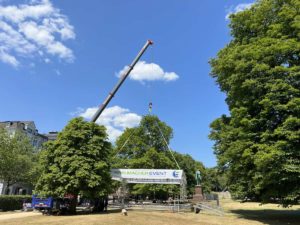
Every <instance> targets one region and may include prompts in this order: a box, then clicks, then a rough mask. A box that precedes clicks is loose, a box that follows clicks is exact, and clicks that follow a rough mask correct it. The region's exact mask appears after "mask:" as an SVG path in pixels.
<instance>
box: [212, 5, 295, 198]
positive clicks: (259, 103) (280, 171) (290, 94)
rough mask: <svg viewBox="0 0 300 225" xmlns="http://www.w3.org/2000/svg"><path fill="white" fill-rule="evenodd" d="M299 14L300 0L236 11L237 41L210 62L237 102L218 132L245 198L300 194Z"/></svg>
mask: <svg viewBox="0 0 300 225" xmlns="http://www.w3.org/2000/svg"><path fill="white" fill-rule="evenodd" d="M299 13H300V3H299V1H297V0H280V1H278V0H260V1H258V2H257V3H256V4H254V5H253V7H252V8H251V9H249V10H245V11H243V12H240V13H237V14H235V15H233V16H232V17H231V23H230V27H231V33H232V35H233V40H232V41H231V42H230V44H229V45H227V46H226V47H225V48H224V49H222V50H221V51H220V52H219V53H218V56H217V58H215V59H212V60H211V62H210V63H211V66H212V77H214V78H215V79H216V81H217V83H218V84H219V86H220V89H221V91H224V92H225V93H226V94H227V99H226V102H227V104H228V106H229V109H230V116H222V117H221V118H219V119H216V120H215V121H214V122H212V123H211V134H210V138H211V139H213V140H215V145H214V148H215V153H216V155H217V158H218V165H219V167H220V169H222V170H224V171H225V172H226V174H227V176H228V180H229V182H230V188H231V191H232V192H233V194H234V195H235V196H237V197H239V198H255V199H260V200H262V201H263V202H267V201H270V200H271V199H280V200H281V202H282V204H287V203H292V202H297V201H298V200H299V199H300V193H299V192H300V182H299V180H300V179H299V178H300V164H299V162H300V154H299V150H300V142H299V140H300V134H299V130H300V126H299V123H300V121H299V120H300V118H299V117H300V111H299V105H300V104H299V103H300V100H299V97H300V39H299V37H300V36H299V33H300V29H299V27H300V26H299V24H300V23H299V18H300V17H299V16H300V15H299ZM297 168H299V169H297ZM296 178H297V179H296Z"/></svg>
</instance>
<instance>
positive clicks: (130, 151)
mask: <svg viewBox="0 0 300 225" xmlns="http://www.w3.org/2000/svg"><path fill="white" fill-rule="evenodd" d="M160 132H161V133H163V136H162V135H161V133H160ZM172 137H173V130H172V128H171V127H170V126H168V125H167V124H166V123H164V122H162V121H160V120H159V118H158V117H157V116H154V115H146V116H144V117H143V118H142V120H141V122H140V124H139V126H138V127H135V128H130V129H126V130H125V131H124V133H123V134H122V135H121V136H120V137H119V138H118V139H117V141H116V147H115V157H114V158H113V167H114V168H136V169H138V168H145V169H178V167H177V165H176V163H175V161H174V159H173V156H172V154H173V155H174V157H175V159H176V161H177V162H178V164H179V166H180V168H181V169H183V170H184V171H185V174H186V177H187V183H188V191H189V193H192V192H193V191H194V190H193V187H194V185H195V172H196V170H201V172H202V174H205V167H204V166H203V164H202V163H201V162H197V161H195V160H194V159H193V158H192V157H191V156H189V155H183V154H180V153H178V152H175V151H172V153H171V152H170V151H169V150H168V146H167V145H166V143H165V141H166V142H167V144H168V145H169V142H170V140H171V139H172ZM164 138H165V140H164ZM204 180H206V178H205V179H204ZM204 187H206V189H207V190H208V189H209V188H208V186H207V185H204ZM204 189H205V188H204ZM154 192H155V193H156V197H158V196H159V197H163V196H164V197H166V196H167V195H168V194H172V193H179V188H178V187H176V186H175V185H173V186H172V185H150V184H136V185H133V187H132V193H134V194H143V195H148V196H152V197H154V196H153V195H152V194H153V193H154Z"/></svg>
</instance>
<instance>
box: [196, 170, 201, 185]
mask: <svg viewBox="0 0 300 225" xmlns="http://www.w3.org/2000/svg"><path fill="white" fill-rule="evenodd" d="M195 178H196V185H200V183H201V173H200V171H199V170H197V171H196V175H195Z"/></svg>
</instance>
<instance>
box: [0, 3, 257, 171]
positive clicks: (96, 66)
mask: <svg viewBox="0 0 300 225" xmlns="http://www.w3.org/2000/svg"><path fill="white" fill-rule="evenodd" d="M248 3H251V1H243V0H239V1H234V0H228V1H219V0H203V1H198V0H189V1H183V0H165V1H159V0H148V1H141V0H139V1H138V0H127V1H124V0H105V1H104V0H102V1H99V0H90V1H83V0H77V1H74V0H64V1H58V0H52V1H50V0H41V1H39V0H33V1H13V0H1V1H0V5H1V7H0V84H1V88H0V95H1V96H2V104H1V110H0V120H1V121H5V120H34V121H35V123H36V125H37V128H38V129H39V131H40V132H41V133H45V132H49V131H59V130H61V129H62V128H63V127H64V126H65V125H66V123H67V122H68V120H70V119H71V118H72V117H73V116H77V115H81V116H84V117H85V118H86V119H89V118H90V117H91V115H92V113H93V112H94V110H95V107H96V106H97V105H100V104H101V103H102V101H103V100H104V98H105V97H106V96H107V94H108V92H109V91H110V90H111V88H112V87H113V86H114V85H115V83H116V82H117V81H118V74H119V73H120V71H122V70H123V69H124V67H125V66H126V65H128V64H130V63H131V61H132V59H133V58H134V57H135V56H136V54H137V53H138V51H139V50H140V48H141V47H142V46H143V45H144V43H145V42H146V40H147V39H151V40H153V41H154V45H153V47H151V48H150V49H148V51H147V52H146V53H145V55H144V56H143V57H142V59H141V61H142V62H140V63H139V65H138V68H137V69H136V70H135V71H133V72H134V73H133V74H132V76H131V77H130V79H128V80H126V82H125V83H124V85H123V86H122V87H121V89H120V90H119V92H118V93H117V95H116V96H115V98H114V99H113V100H112V101H111V103H110V105H109V109H108V110H107V111H106V112H105V113H104V116H103V117H102V118H101V120H100V121H99V122H100V123H102V124H104V125H106V126H107V127H108V131H109V132H110V135H111V136H110V138H111V139H112V140H113V139H115V138H117V136H118V135H119V134H120V133H121V132H122V130H123V129H124V128H125V127H131V126H135V125H136V124H137V123H138V121H139V120H140V118H141V116H142V115H145V114H147V112H148V103H149V102H150V101H151V102H153V113H154V114H156V115H157V116H158V117H159V118H160V119H161V120H163V121H165V122H166V123H167V124H169V125H170V126H171V127H172V128H173V130H174V139H173V140H172V141H171V148H172V149H174V150H176V151H179V152H181V153H188V154H190V155H192V156H193V157H194V158H195V159H197V160H200V161H202V162H203V163H204V164H205V165H206V166H209V167H210V166H215V165H216V159H215V156H214V155H213V150H212V145H213V142H212V141H210V140H209V139H208V134H209V124H210V123H211V122H212V121H213V120H214V119H215V118H217V117H219V116H220V115H221V114H227V113H228V109H227V106H226V104H225V101H224V99H225V95H224V94H223V93H221V92H220V90H219V89H218V86H217V85H216V83H215V82H214V80H213V79H212V78H211V77H210V76H209V72H210V66H209V64H208V61H209V59H210V58H212V57H214V56H216V54H217V52H218V51H219V50H220V49H221V48H223V47H224V46H225V45H226V44H227V43H228V42H229V40H230V31H229V28H228V23H229V21H228V19H226V15H227V14H228V13H229V12H232V13H233V12H236V11H241V10H243V9H245V8H246V7H249V4H248Z"/></svg>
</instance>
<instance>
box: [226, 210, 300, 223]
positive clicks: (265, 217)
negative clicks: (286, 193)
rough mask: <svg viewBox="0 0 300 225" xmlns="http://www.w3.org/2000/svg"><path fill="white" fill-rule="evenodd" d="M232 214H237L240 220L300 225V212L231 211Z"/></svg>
mask: <svg viewBox="0 0 300 225" xmlns="http://www.w3.org/2000/svg"><path fill="white" fill-rule="evenodd" d="M230 212H231V213H234V214H237V215H238V216H239V217H240V218H244V219H248V220H256V221H260V222H263V223H265V224H269V225H285V224H289V225H299V224H300V210H287V209H285V210H272V209H266V210H243V209H239V210H231V211H230Z"/></svg>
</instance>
